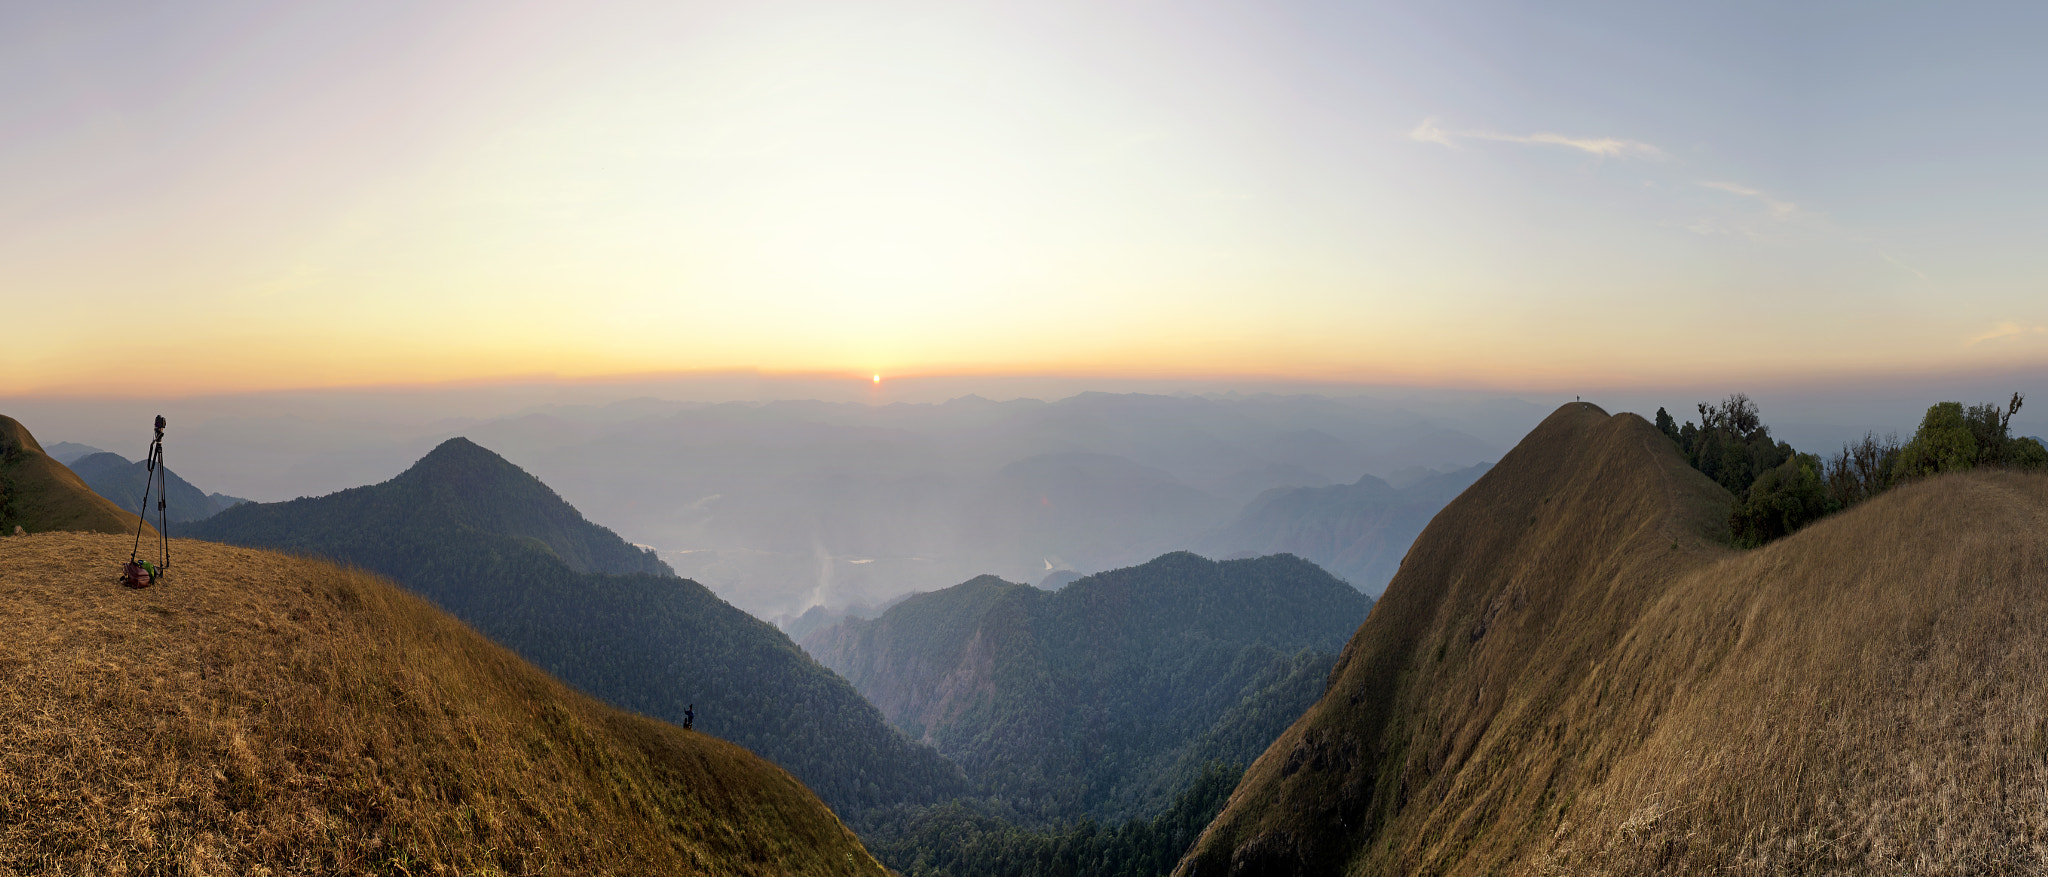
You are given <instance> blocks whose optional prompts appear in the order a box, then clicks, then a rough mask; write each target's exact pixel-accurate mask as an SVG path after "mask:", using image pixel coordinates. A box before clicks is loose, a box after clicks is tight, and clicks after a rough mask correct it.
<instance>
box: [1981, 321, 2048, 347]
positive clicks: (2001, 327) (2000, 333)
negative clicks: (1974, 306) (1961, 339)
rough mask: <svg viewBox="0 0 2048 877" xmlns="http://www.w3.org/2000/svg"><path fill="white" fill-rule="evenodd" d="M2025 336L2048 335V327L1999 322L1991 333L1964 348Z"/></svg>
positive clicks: (1982, 335) (1992, 328) (1985, 333)
mask: <svg viewBox="0 0 2048 877" xmlns="http://www.w3.org/2000/svg"><path fill="white" fill-rule="evenodd" d="M2025 335H2048V326H2027V325H2022V324H2020V323H2015V322H2013V321H2011V320H2004V321H2001V322H1999V323H1998V325H1995V326H1992V327H1991V329H1990V331H1987V332H1984V333H1983V334H1981V335H1977V336H1975V337H1972V338H1971V339H1970V341H1969V343H1968V344H1965V345H1963V346H1965V347H1975V346H1977V345H1979V344H1982V343H1984V342H1986V341H1997V340H1999V339H2001V338H2018V337H2021V336H2025Z"/></svg>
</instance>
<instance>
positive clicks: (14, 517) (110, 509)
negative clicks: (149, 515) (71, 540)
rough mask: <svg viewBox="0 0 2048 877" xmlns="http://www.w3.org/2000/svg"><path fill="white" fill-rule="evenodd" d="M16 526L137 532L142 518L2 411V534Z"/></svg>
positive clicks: (150, 534) (148, 533)
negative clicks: (89, 481) (97, 490)
mask: <svg viewBox="0 0 2048 877" xmlns="http://www.w3.org/2000/svg"><path fill="white" fill-rule="evenodd" d="M16 527H20V528H22V529H23V530H24V531H27V532H30V533H44V532H50V531H56V530H84V531H89V532H94V533H129V534H133V533H134V532H135V528H136V518H135V516H134V515H131V514H129V513H127V512H124V511H122V510H121V508H120V507H119V506H116V505H114V504H113V503H112V502H109V501H108V500H107V499H106V498H104V497H102V496H100V495H99V494H96V493H93V492H92V488H90V487H87V486H86V484H85V482H84V481H83V480H81V479H80V478H79V477H78V475H77V474H76V473H74V472H72V471H71V470H70V469H67V468H65V467H64V464H62V463H59V462H57V461H56V460H53V459H50V456H49V455H48V454H45V453H43V447H42V445H40V444H37V443H36V437H35V436H33V435H30V434H29V431H28V428H27V427H25V426H22V425H21V422H20V421H18V420H15V419H14V418H12V417H7V416H5V415H0V535H6V534H10V533H13V532H14V528H16ZM142 535H143V536H144V537H145V538H155V536H156V528H155V527H150V526H147V525H145V526H144V527H143V530H142Z"/></svg>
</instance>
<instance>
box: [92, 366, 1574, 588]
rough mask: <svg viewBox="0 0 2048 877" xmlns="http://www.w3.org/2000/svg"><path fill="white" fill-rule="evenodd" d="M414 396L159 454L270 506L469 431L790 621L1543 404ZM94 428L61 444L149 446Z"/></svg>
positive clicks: (1134, 530)
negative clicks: (436, 409) (589, 402)
mask: <svg viewBox="0 0 2048 877" xmlns="http://www.w3.org/2000/svg"><path fill="white" fill-rule="evenodd" d="M366 398H367V397H366ZM422 398H424V397H422ZM418 401H419V400H418V399H414V398H412V397H407V398H406V399H397V400H381V401H380V402H378V403H377V404H374V405H373V404H370V403H368V402H367V401H362V400H358V401H356V402H350V403H348V404H346V405H337V406H336V407H326V408H321V407H298V406H302V400H279V402H278V405H277V406H274V407H277V408H278V409H279V411H278V412H277V413H268V414H253V413H251V411H250V410H246V409H237V410H233V411H223V412H222V413H220V414H215V415H211V416H209V415H208V414H202V413H200V412H201V411H202V410H210V409H205V408H204V407H203V406H200V405H198V404H197V403H195V404H194V405H193V406H189V413H185V414H182V415H180V414H179V412H177V411H173V412H172V413H173V414H174V415H177V416H176V417H174V420H175V421H176V422H175V424H174V426H175V428H176V432H175V433H174V435H173V436H172V443H171V445H170V446H169V447H168V449H167V452H168V454H169V460H170V462H171V465H172V467H173V468H174V469H176V470H177V471H178V473H179V474H181V475H184V476H185V477H187V478H188V479H190V480H191V481H193V482H194V483H195V484H198V485H200V486H201V487H204V488H205V489H206V490H208V491H221V492H224V493H228V494H232V495H236V496H245V497H250V498H255V499H263V500H277V499H286V498H290V497H295V496H313V495H320V494H326V493H330V492H334V491H337V490H340V489H343V488H347V487H353V486H356V485H362V484H369V483H373V482H378V481H383V480H386V479H389V478H391V477H392V476H393V475H395V474H397V473H398V472H400V471H402V470H403V469H405V468H406V467H407V466H409V465H411V463H412V462H413V461H415V460H418V459H419V458H420V457H422V456H424V455H425V454H426V453H427V452H428V451H430V450H432V449H433V448H434V447H435V446H437V445H438V444H439V443H440V442H442V441H444V440H446V439H448V438H450V437H453V436H457V435H461V436H466V437H468V438H470V439H471V440H473V441H476V442H478V443H479V444H482V445H484V446H486V447H489V448H491V449H492V450H494V451H496V452H497V453H499V454H500V455H502V456H504V457H505V458H506V459H508V460H511V461H513V462H514V463H516V464H518V465H520V466H522V467H524V468H526V469H527V470H528V471H529V472H531V473H533V474H534V475H535V476H536V477H538V478H540V479H542V480H543V481H545V482H546V483H547V484H548V485H549V486H551V487H552V488H554V489H555V490H557V491H559V492H560V493H561V495H562V496H563V497H565V498H566V499H568V500H569V501H570V502H571V503H572V504H574V505H575V506H576V507H577V508H578V509H579V510H581V511H583V512H584V513H586V514H588V515H589V516H590V517H591V518H592V519H593V520H599V521H603V522H604V523H605V524H606V525H607V526H609V527H611V528H613V529H614V530H616V531H617V532H619V533H620V534H621V535H622V536H624V537H626V538H627V539H628V540H629V541H632V542H634V543H637V544H643V545H650V546H654V547H656V548H657V549H659V550H660V551H661V555H662V559H663V560H665V561H666V562H667V563H668V564H669V565H670V566H671V567H673V568H674V569H675V570H677V572H678V573H680V574H681V575H684V576H686V577H689V578H693V579H696V580H698V581H701V582H703V583H705V584H706V585H708V586H710V587H712V588H713V590H715V591H716V592H717V593H718V594H719V595H720V596H722V597H724V598H725V599H728V600H730V601H732V602H733V603H734V604H735V605H737V606H740V607H741V608H743V609H746V610H748V611H749V612H751V613H753V614H755V615H757V616H759V617H762V618H768V619H778V620H779V619H790V618H794V617H795V616H797V615H800V614H802V613H803V612H804V611H805V610H806V609H808V608H809V607H811V606H813V605H823V606H825V607H826V608H827V609H829V610H835V611H836V610H843V609H845V608H848V607H850V606H853V605H857V604H861V603H866V604H870V605H879V604H881V603H884V602H887V601H888V600H890V599H892V598H894V597H897V596H900V595H902V594H905V593H908V592H912V591H930V590H936V589H939V588H944V587H949V586H951V585H955V584H958V583H960V582H963V581H966V580H968V579H971V578H974V577H975V576H977V575H983V574H994V575H999V576H1001V577H1002V578H1004V579H1005V580H1008V581H1016V582H1026V583H1036V582H1038V581H1039V580H1040V579H1041V578H1042V577H1044V576H1045V575H1046V574H1047V573H1048V572H1050V571H1051V570H1048V569H1047V562H1048V561H1051V562H1052V564H1053V567H1054V568H1055V569H1057V568H1059V567H1060V566H1065V567H1069V568H1073V569H1075V570H1078V571H1080V572H1083V573H1091V572H1100V571H1102V570H1106V569H1115V568H1119V567H1125V566H1131V565H1134V564H1139V563H1143V562H1145V561H1147V560H1150V559H1151V558H1153V557H1156V556H1158V555H1160V554H1162V553H1165V552H1167V551H1170V550H1178V549H1189V548H1194V547H1196V546H1195V545H1194V544H1193V543H1192V542H1191V541H1190V540H1192V539H1193V538H1194V537H1197V536H1199V535H1201V534H1203V533H1206V532H1208V531H1211V530H1214V529H1216V528H1218V527H1221V526H1224V525H1226V524H1228V523H1229V522H1230V521H1231V519H1232V518H1233V517H1234V516H1235V515H1237V514H1238V513H1239V512H1240V511H1241V510H1242V509H1243V507H1244V506H1245V504H1246V503H1247V502H1249V501H1251V500H1252V499H1253V498H1255V497H1256V496H1258V495H1259V494H1260V493H1261V492H1263V491H1265V490H1268V489H1272V488H1280V487H1322V486H1328V485H1332V484H1351V483H1353V482H1356V481H1357V480H1358V478H1359V476H1361V475H1365V474H1371V475H1374V476H1376V477H1380V478H1385V479H1388V480H1389V481H1394V482H1398V481H1399V478H1398V474H1397V473H1400V472H1402V471H1403V470H1413V469H1417V468H1430V469H1436V470H1438V471H1447V470H1451V469H1456V468H1461V467H1464V466H1469V465H1472V464H1474V463H1477V462H1479V461H1481V460H1495V459H1499V456H1500V454H1501V453H1502V452H1504V451H1505V450H1506V448H1507V446H1508V444H1510V443H1512V441H1513V439H1515V438H1517V437H1519V436H1520V435H1521V434H1523V433H1524V432H1527V431H1528V428H1529V426H1530V425H1532V424H1534V423H1535V422H1536V421H1537V420H1540V419H1541V417H1542V415H1543V414H1544V413H1545V409H1540V408H1536V407H1534V406H1531V405H1529V404H1528V403H1525V402H1521V401H1518V400H1513V399H1498V398H1486V397H1481V396H1470V395H1467V396H1459V397H1458V398H1457V400H1456V401H1455V402H1450V401H1444V400H1442V399H1439V400H1436V401H1431V400H1429V399H1425V398H1410V397H1404V398H1399V399H1394V398H1370V397H1364V396H1355V397H1342V398H1333V397H1329V396H1317V395H1286V396H1283V395H1264V394H1255V395H1236V394H1221V395H1212V396H1196V395H1170V396H1169V395H1151V394H1141V393H1121V394H1110V393H1085V394H1081V395H1077V396H1072V397H1069V398H1063V399H1059V400H1057V401H1038V400H1035V399H1008V400H994V399H988V398H981V397H976V396H963V397H960V398H957V399H953V400H951V401H947V402H943V403H934V404H922V403H920V404H891V405H873V404H865V403H825V402H805V401H782V402H732V403H721V404H701V403H688V402H664V401H660V400H657V399H651V398H649V399H634V400H627V401H622V402H618V403H616V404H611V405H605V406H577V405H550V406H542V407H536V408H532V409H529V410H523V411H519V412H518V413H516V414H509V415H506V416H502V417H493V418H488V419H464V418H461V417H459V416H455V417H449V416H446V415H444V416H442V417H426V416H419V417H394V416H393V414H392V413H391V411H392V409H393V408H402V407H406V406H411V405H414V404H417V403H418ZM454 410H461V411H475V410H486V406H480V405H478V404H477V403H476V400H470V401H469V402H467V403H464V404H463V405H461V406H457V408H455V409H451V411H454ZM96 435H98V434H87V433H76V434H73V435H70V436H67V437H68V438H75V439H77V440H79V441H84V442H89V443H90V444H93V445H98V446H99V447H100V448H102V449H104V448H116V449H120V450H122V451H123V452H124V453H137V452H139V451H140V446H138V447H135V448H133V449H130V448H126V447H123V446H122V445H120V444H114V443H110V442H112V441H114V440H112V439H95V438H94V436H96ZM121 435H123V436H124V437H125V435H126V434H125V433H122V434H121ZM144 435H146V433H144ZM122 440H124V441H125V440H126V439H125V438H123V439H122ZM1098 479H1099V483H1091V480H1098ZM1113 488H1114V489H1113ZM1091 498H1101V499H1102V500H1103V501H1104V504H1103V505H1102V506H1100V507H1097V506H1094V505H1092V504H1091ZM1047 503H1050V504H1051V505H1048V504H1047ZM1155 512H1156V513H1155Z"/></svg>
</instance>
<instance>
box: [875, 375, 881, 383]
mask: <svg viewBox="0 0 2048 877" xmlns="http://www.w3.org/2000/svg"><path fill="white" fill-rule="evenodd" d="M881 382H882V376H881V375H875V383H877V384H879V383H881Z"/></svg>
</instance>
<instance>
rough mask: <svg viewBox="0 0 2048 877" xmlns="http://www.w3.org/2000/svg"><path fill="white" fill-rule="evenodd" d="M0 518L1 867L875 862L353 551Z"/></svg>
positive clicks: (387, 869) (113, 870)
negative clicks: (72, 529) (27, 531)
mask: <svg viewBox="0 0 2048 877" xmlns="http://www.w3.org/2000/svg"><path fill="white" fill-rule="evenodd" d="M127 549H128V542H127V540H126V538H124V537H120V536H103V535H92V534H71V533H51V534H41V535H31V536H20V537H11V538H0V872H10V873H38V874H42V873H52V874H88V873H89V874H108V875H114V874H265V873H273V874H305V873H312V874H330V873H336V874H358V873H374V874H408V875H424V874H444V873H446V874H634V875H639V874H705V875H723V874H869V875H879V874H883V873H886V872H885V871H884V870H883V869H882V867H881V866H880V865H879V864H877V863H876V862H875V861H874V859H873V858H871V857H870V856H869V855H868V854H867V852H866V851H865V850H863V849H862V848H861V845H860V843H859V842H858V841H857V840H856V839H855V838H854V836H853V835H852V834H851V833H850V832H848V831H847V830H846V829H845V828H844V827H843V826H842V825H841V824H840V823H839V821H838V820H837V819H835V818H834V817H833V815H832V814H831V812H830V811H829V810H827V809H826V808H825V807H824V805H823V804H821V803H819V801H818V800H817V798H816V797H814V796H813V795H812V794H811V793H810V792H809V790H807V789H805V788H804V787H803V786H802V785H801V784H799V783H797V782H796V780H794V779H792V778H791V777H790V776H789V775H788V774H787V773H784V772H783V771H782V770H781V769H779V768H777V767H775V766H773V765H771V764H769V763H767V762H766V761H763V760H761V759H759V758H756V757H755V756H753V755H752V754H751V753H748V752H746V751H745V750H743V749H740V748H739V747H736V746H733V745H731V744H728V743H725V742H723V741H720V740H717V739H714V738H710V737H706V736H704V735H701V734H693V733H689V732H684V731H682V730H681V729H678V728H675V727H673V726H670V725H666V724H663V723H660V722H656V721H653V720H650V719H646V718H643V717H640V716H634V715H629V714H625V713H621V712H619V711H616V710H613V709H611V708H609V707H605V706H603V705H601V704H599V703H597V702H595V701H592V700H590V699H589V698H586V697H583V696H580V695H578V694H576V693H574V692H572V691H570V690H568V689H567V688H566V687H564V686H563V685H561V684H560V683H558V682H556V681H554V680H553V679H551V678H549V677H547V676H545V675H544V674H542V673H541V672H539V671H538V670H536V669H534V668H533V667H531V666H530V665H527V664H525V663H524V662H522V661H520V660H519V659H518V658H517V657H516V656H514V655H512V654H511V653H510V652H507V651H505V650H504V649H501V648H498V647H497V646H494V645H492V644H490V643H489V642H487V641H485V640H484V639H483V638H481V637H479V636H477V635H476V634H475V633H473V632H472V631H470V630H469V629H468V628H465V627H463V626H461V625H460V624H459V623H457V622H455V621H454V620H453V619H451V618H449V617H448V616H446V615H444V614H442V613H441V612H439V611H438V610H436V609H434V608H432V607H431V606H429V605H428V604H427V603H425V602H424V601H422V600H420V599H418V598H416V597H413V596H411V595H409V594H406V593H404V592H402V591H400V590H398V589H397V588H396V587H394V586H392V585H390V584H389V583H386V582H384V581H382V580H380V579H377V578H375V577H372V576H369V575H366V574H362V573H359V572H353V571H346V570H342V569H340V568H337V567H335V566H333V565H330V564H326V563H323V562H318V561H311V560H305V559H297V558H291V557H286V556H282V555H278V554H274V553H269V552H262V551H252V550H246V549H239V548H229V547H226V546H221V545H214V544H210V543H203V542H192V541H185V540H179V541H177V542H175V543H174V544H173V546H172V557H173V562H174V564H175V565H174V568H173V569H172V571H171V574H170V576H169V577H168V578H167V579H166V580H165V581H164V582H163V583H162V584H160V585H159V586H157V587H155V588H152V589H150V590H146V591H130V590H126V589H124V588H121V587H120V586H118V585H117V584H115V582H114V575H115V571H116V567H117V566H118V564H119V563H120V562H121V561H123V560H125V559H126V557H127Z"/></svg>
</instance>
